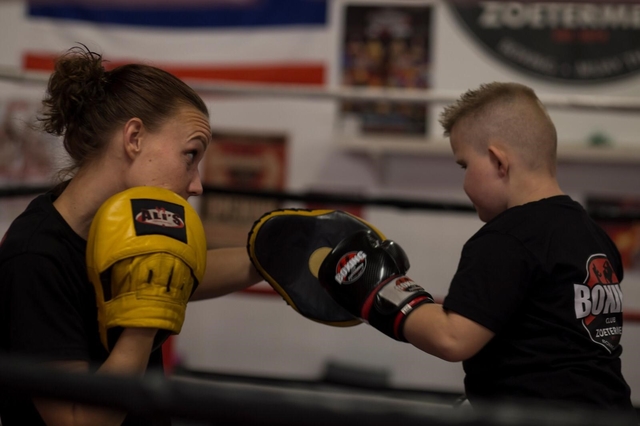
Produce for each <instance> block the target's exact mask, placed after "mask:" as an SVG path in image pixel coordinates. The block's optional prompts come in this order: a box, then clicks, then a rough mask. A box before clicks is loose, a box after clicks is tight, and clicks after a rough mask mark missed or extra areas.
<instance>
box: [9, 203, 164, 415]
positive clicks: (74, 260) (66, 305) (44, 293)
mask: <svg viewBox="0 0 640 426" xmlns="http://www.w3.org/2000/svg"><path fill="white" fill-rule="evenodd" d="M54 199H55V197H54V195H53V194H51V193H48V194H44V195H41V196H38V197H36V198H35V199H34V200H33V201H32V202H31V203H30V204H29V206H28V207H27V209H26V210H25V211H24V212H23V213H22V214H21V215H20V216H19V217H18V218H16V220H14V222H13V223H12V224H11V226H10V227H9V229H8V231H7V233H6V234H5V236H4V238H3V240H2V243H1V244H0V277H1V279H0V350H1V351H2V352H4V353H5V354H8V355H10V356H15V357H22V358H25V357H28V358H32V359H34V360H39V361H56V360H81V361H87V362H89V363H90V365H91V366H92V367H93V368H97V367H98V366H99V365H100V364H101V363H102V362H104V361H105V360H106V359H107V356H108V353H107V351H106V350H105V349H104V347H103V346H102V344H101V342H100V337H99V333H98V322H97V307H96V296H95V292H94V290H93V285H92V284H91V282H90V281H89V279H88V276H87V268H86V262H85V253H86V245H87V242H86V240H84V239H83V238H81V237H80V236H79V235H78V234H76V233H75V232H74V231H73V230H72V229H71V227H70V226H69V225H68V224H67V223H66V222H65V221H64V219H63V218H62V216H61V215H60V214H59V213H58V211H57V210H56V209H55V207H54V206H53V201H54ZM161 368H162V351H161V350H156V351H154V352H153V353H152V355H151V359H150V361H149V369H154V370H157V369H161ZM0 416H1V419H2V424H3V425H5V426H11V425H26V424H28V425H38V424H44V423H43V422H42V419H41V418H40V416H39V414H38V412H37V410H36V408H35V406H34V405H33V403H32V402H31V398H30V397H23V396H20V395H6V396H5V395H3V396H2V398H0ZM124 424H125V425H126V424H137V425H138V424H152V423H151V422H145V421H144V420H143V419H134V418H132V416H129V418H127V420H126V421H125V423H124Z"/></svg>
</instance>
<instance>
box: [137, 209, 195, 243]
mask: <svg viewBox="0 0 640 426" xmlns="http://www.w3.org/2000/svg"><path fill="white" fill-rule="evenodd" d="M131 208H132V212H133V224H134V228H135V230H136V235H138V236H141V235H166V236H167V237H171V238H175V239H176V240H178V241H182V242H183V243H185V244H186V242H187V228H186V226H187V225H186V222H185V219H184V217H185V213H184V207H183V206H181V205H179V204H174V203H169V202H166V201H160V200H151V199H133V200H131Z"/></svg>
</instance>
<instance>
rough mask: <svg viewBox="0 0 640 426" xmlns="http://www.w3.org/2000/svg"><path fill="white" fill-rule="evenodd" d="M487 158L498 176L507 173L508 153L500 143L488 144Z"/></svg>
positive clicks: (503, 175)
mask: <svg viewBox="0 0 640 426" xmlns="http://www.w3.org/2000/svg"><path fill="white" fill-rule="evenodd" d="M487 150H488V151H489V159H490V161H491V164H492V165H493V166H494V167H495V169H496V171H497V173H498V175H499V176H500V177H505V176H507V175H508V174H509V155H508V154H507V151H505V149H504V148H502V147H501V146H500V145H496V144H489V147H488V148H487Z"/></svg>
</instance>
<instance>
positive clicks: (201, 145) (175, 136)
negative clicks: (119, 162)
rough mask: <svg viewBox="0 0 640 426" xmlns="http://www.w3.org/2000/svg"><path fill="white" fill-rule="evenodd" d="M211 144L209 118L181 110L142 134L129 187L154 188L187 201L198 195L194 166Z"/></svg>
mask: <svg viewBox="0 0 640 426" xmlns="http://www.w3.org/2000/svg"><path fill="white" fill-rule="evenodd" d="M210 141H211V127H210V125H209V119H208V117H207V116H206V115H204V114H202V113H201V112H200V111H198V110H197V109H195V108H191V107H185V108H183V109H181V110H180V111H179V113H178V114H176V115H175V116H174V117H173V118H171V119H169V120H167V121H166V122H165V123H164V124H163V125H162V126H161V127H160V128H159V129H157V130H155V131H153V132H149V131H145V132H144V133H143V135H142V139H141V149H140V153H139V155H138V157H136V160H135V161H134V164H133V166H132V167H133V169H132V181H131V184H132V185H131V186H157V187H161V188H166V189H169V190H172V191H174V192H175V193H176V194H178V195H180V196H182V197H183V198H185V199H187V198H189V197H190V196H192V195H200V194H202V182H201V180H200V172H199V170H198V165H199V163H200V160H202V158H203V156H204V152H205V150H206V148H207V146H208V145H209V142H210Z"/></svg>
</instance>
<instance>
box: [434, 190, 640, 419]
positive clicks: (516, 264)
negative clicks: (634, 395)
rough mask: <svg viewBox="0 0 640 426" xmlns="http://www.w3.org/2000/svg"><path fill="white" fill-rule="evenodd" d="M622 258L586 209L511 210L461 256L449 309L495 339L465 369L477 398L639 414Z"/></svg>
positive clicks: (567, 204) (563, 203)
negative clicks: (626, 350)
mask: <svg viewBox="0 0 640 426" xmlns="http://www.w3.org/2000/svg"><path fill="white" fill-rule="evenodd" d="M622 278H623V269H622V261H621V258H620V254H619V252H618V250H617V249H616V247H615V245H614V244H613V242H612V241H611V239H610V238H609V237H608V236H607V235H606V233H605V232H604V231H603V230H602V229H601V228H600V227H599V226H598V225H597V224H595V223H594V222H593V221H592V220H591V219H590V217H589V216H588V214H587V213H586V211H585V210H584V209H583V208H582V206H581V205H580V204H578V203H577V202H575V201H573V200H572V199H571V198H570V197H568V196H557V197H551V198H548V199H543V200H540V201H537V202H532V203H528V204H525V205H522V206H518V207H514V208H511V209H508V210H507V211H505V212H503V213H502V214H500V215H498V216H497V217H496V218H494V219H493V220H491V221H489V222H488V223H487V224H485V226H483V227H482V228H481V229H480V230H479V231H478V232H477V233H476V234H475V235H474V236H473V237H472V238H471V239H469V241H468V242H467V243H466V244H465V246H464V248H463V250H462V256H461V259H460V263H459V265H458V270H457V272H456V274H455V276H454V278H453V280H452V283H451V287H450V290H449V294H448V295H447V296H446V298H445V300H444V308H445V309H447V310H451V311H454V312H457V313H458V314H460V315H463V316H464V317H466V318H469V319H471V320H473V321H475V322H477V323H479V324H481V325H483V326H484V327H486V328H488V329H489V330H491V331H493V332H494V333H495V337H494V338H493V339H492V340H491V341H490V342H489V343H488V344H487V345H486V346H485V347H484V348H483V349H482V350H481V351H480V352H478V353H477V354H476V355H475V356H473V357H472V358H470V359H468V360H466V361H464V362H463V366H464V370H465V373H466V377H465V391H466V394H467V397H468V398H469V400H470V401H471V402H472V403H473V402H474V401H482V400H505V399H511V398H516V399H527V400H530V399H533V400H554V401H558V402H565V403H570V404H586V405H589V406H590V407H600V408H603V409H615V410H617V409H624V410H626V409H629V408H631V407H632V404H631V400H630V389H629V386H628V385H627V383H626V382H625V380H624V378H623V376H622V373H621V362H620V354H621V352H622V347H621V345H620V338H621V334H622V292H621V289H620V282H621V280H622Z"/></svg>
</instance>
